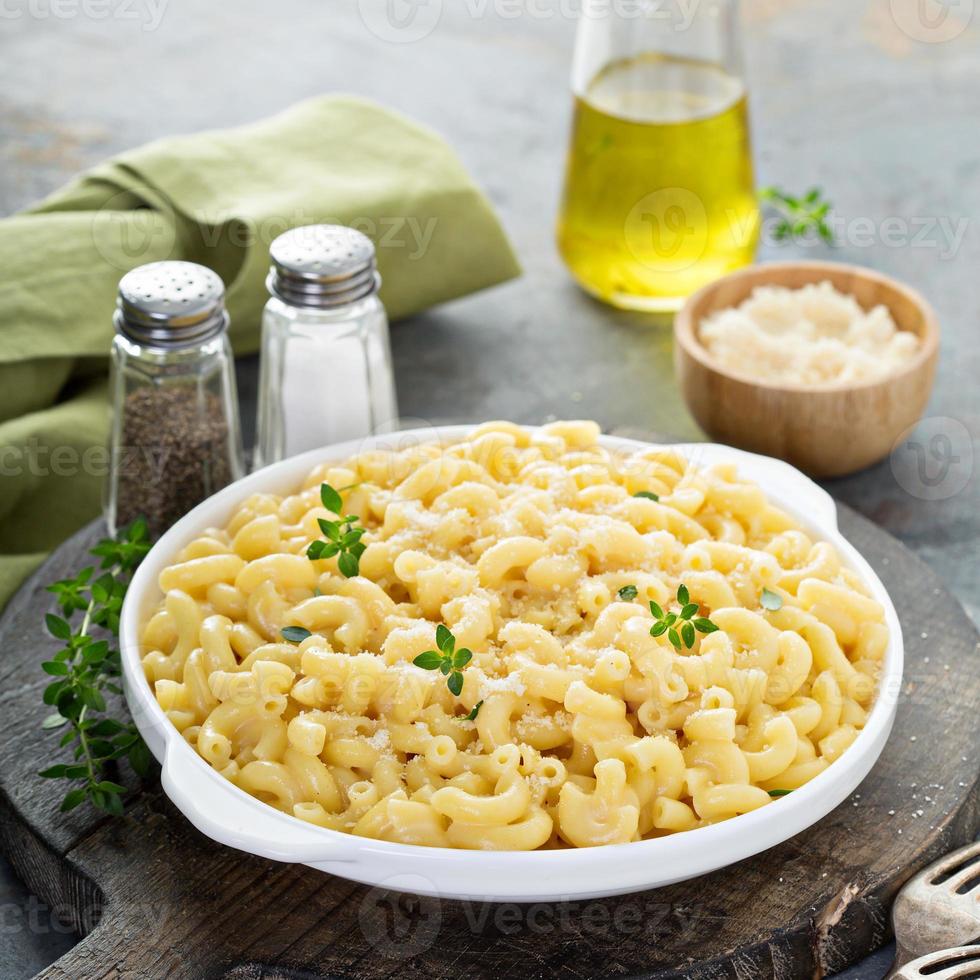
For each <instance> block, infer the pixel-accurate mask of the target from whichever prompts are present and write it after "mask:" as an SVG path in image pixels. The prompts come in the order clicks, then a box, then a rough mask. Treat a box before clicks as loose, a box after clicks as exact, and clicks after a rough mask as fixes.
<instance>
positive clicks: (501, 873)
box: [120, 426, 902, 902]
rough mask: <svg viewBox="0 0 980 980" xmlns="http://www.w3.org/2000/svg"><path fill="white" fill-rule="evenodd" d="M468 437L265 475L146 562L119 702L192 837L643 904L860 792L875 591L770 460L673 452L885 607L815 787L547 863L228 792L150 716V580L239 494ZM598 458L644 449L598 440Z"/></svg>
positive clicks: (812, 500)
mask: <svg viewBox="0 0 980 980" xmlns="http://www.w3.org/2000/svg"><path fill="white" fill-rule="evenodd" d="M471 428H472V426H446V427H443V428H440V429H438V430H435V429H416V430H409V431H405V432H398V433H395V434H393V435H388V436H380V437H376V438H370V439H365V440H360V441H356V442H347V443H343V444H340V445H337V446H331V447H328V448H324V449H316V450H313V451H312V452H308V453H304V454H303V455H301V456H296V457H294V458H292V459H288V460H284V461H283V462H281V463H276V464H274V465H272V466H269V467H266V468H265V469H263V470H259V471H258V472H256V473H253V474H252V475H251V476H247V477H245V478H244V479H242V480H239V481H238V482H237V483H234V484H232V485H231V486H229V487H226V488H225V489H224V490H222V491H221V492H220V493H217V494H215V495H214V496H213V497H211V498H209V499H208V500H206V501H204V502H203V503H202V504H200V505H199V506H197V507H195V508H194V510H192V511H191V512H190V513H189V514H188V515H187V516H186V517H184V518H183V519H181V520H180V521H178V522H177V523H176V524H175V525H174V526H173V527H172V528H171V529H170V530H169V531H168V532H167V533H166V534H165V535H164V536H163V537H162V538H161V539H160V541H158V542H157V544H156V545H155V546H154V547H153V548H152V549H151V551H150V553H149V554H148V555H147V556H146V558H145V559H144V561H143V563H142V565H140V567H139V569H138V570H137V572H136V574H135V575H134V577H133V581H132V583H131V584H130V587H129V592H128V595H127V597H126V601H125V604H124V606H123V610H122V623H121V627H120V643H121V650H122V662H123V676H124V686H125V690H126V698H127V701H128V702H129V707H130V710H131V711H132V714H133V718H134V720H135V722H136V725H137V727H138V728H139V730H140V732H141V733H142V735H143V738H144V739H145V740H146V743H147V745H149V747H150V749H151V751H152V752H153V754H154V755H155V756H156V758H157V759H158V760H159V762H160V763H161V765H162V767H163V788H164V791H165V792H166V794H167V796H169V797H170V799H171V800H172V801H173V802H174V804H175V805H176V806H177V808H178V809H179V810H180V811H181V812H182V813H183V814H184V815H185V816H186V817H187V819H188V820H190V821H191V823H192V824H194V826H195V827H197V829H198V830H200V831H201V832H202V833H204V834H207V835H208V836H209V837H211V838H213V839H214V840H216V841H220V842H221V843H222V844H228V845H229V846H231V847H236V848H238V849H240V850H243V851H248V852H250V853H252V854H258V855H260V856H262V857H266V858H271V859H273V860H276V861H287V862H295V863H302V864H308V865H310V866H311V867H313V868H317V869H318V870H320V871H326V872H329V873H330V874H334V875H339V876H340V877H342V878H348V879H351V880H352V881H360V882H365V883H368V884H372V885H380V886H382V887H385V888H391V889H393V890H396V891H407V892H414V893H417V894H423V895H435V896H439V897H443V898H461V899H475V900H480V901H499V902H504V901H521V902H530V901H560V900H571V899H583V898H598V897H602V896H605V895H619V894H624V893H626V892H635V891H642V890H644V889H648V888H655V887H658V886H661V885H669V884H671V883H673V882H675V881H683V880H684V879H686V878H694V877H696V876H698V875H703V874H706V873H707V872H709V871H714V870H716V869H717V868H722V867H725V866H726V865H729V864H733V863H734V862H736V861H741V860H743V859H744V858H747V857H750V856H752V855H753V854H758V853H759V852H760V851H764V850H766V849H767V848H769V847H773V846H774V845H775V844H779V843H780V842H781V841H784V840H786V839H788V838H789V837H792V836H793V835H794V834H798V833H800V831H802V830H805V829H806V828H807V827H809V826H811V825H812V824H814V823H816V822H817V821H818V820H820V819H821V818H823V817H824V816H826V815H827V814H828V813H829V812H830V811H831V810H833V809H834V807H836V806H837V805H838V804H839V803H841V802H842V801H843V800H844V799H845V798H846V797H847V796H848V795H849V794H850V793H851V792H853V790H854V789H855V788H856V787H857V786H858V784H859V783H860V782H861V780H862V779H864V777H865V776H866V775H867V774H868V771H869V770H870V769H871V767H872V766H873V765H874V763H875V761H876V760H877V758H878V756H879V755H880V754H881V750H882V748H883V747H884V745H885V741H886V739H887V738H888V733H889V732H890V731H891V727H892V722H893V721H894V719H895V709H896V706H897V702H898V693H899V690H900V687H901V680H902V633H901V628H900V626H899V622H898V616H897V615H896V613H895V607H894V606H893V605H892V602H891V600H890V599H889V597H888V593H887V592H886V591H885V588H884V586H883V585H882V584H881V582H880V581H879V579H878V577H877V576H876V575H875V574H874V572H873V571H872V570H871V567H870V566H869V565H868V563H867V562H866V561H865V560H864V559H863V558H862V557H861V555H860V554H859V553H858V552H857V551H856V550H855V549H854V548H853V547H852V546H851V545H850V544H849V543H848V542H847V541H846V540H845V539H844V538H843V537H842V536H841V534H840V531H839V530H838V529H837V511H836V508H835V505H834V502H833V500H832V499H831V497H830V496H829V495H828V494H827V493H826V492H825V491H823V490H822V489H821V488H820V487H818V486H817V485H816V484H815V483H813V482H812V481H811V480H809V479H808V478H807V477H805V476H804V475H803V474H802V473H800V472H799V471H798V470H795V469H794V468H793V467H791V466H789V465H787V464H786V463H782V462H780V461H779V460H775V459H769V458H767V457H764V456H756V455H754V454H751V453H746V452H742V451H740V450H737V449H731V448H729V447H727V446H717V445H710V444H702V443H695V444H690V445H680V446H672V447H671V448H673V449H676V450H678V451H679V452H681V453H682V454H683V455H685V456H687V457H689V458H691V459H693V460H695V461H696V462H698V463H699V464H702V465H710V464H713V463H718V462H734V463H736V464H737V466H738V469H739V473H740V474H741V475H742V476H743V477H745V478H748V479H750V480H753V481H755V482H756V483H758V484H759V485H760V486H761V487H762V488H763V490H764V491H765V493H766V495H767V496H768V497H769V499H770V500H771V501H772V502H773V503H775V504H776V505H778V506H779V507H781V508H783V509H784V510H785V511H787V512H788V513H790V514H792V515H793V517H795V518H796V519H797V520H798V521H799V522H800V523H801V524H802V525H803V526H804V527H805V528H806V529H807V530H808V531H810V532H811V533H812V534H813V535H814V536H816V537H819V538H822V539H824V540H827V541H830V542H832V543H833V544H834V546H835V547H836V548H837V549H838V551H839V552H840V555H841V558H842V559H843V561H844V563H845V564H846V565H848V566H849V567H850V568H852V569H853V570H854V571H856V572H857V573H858V575H860V577H861V578H862V580H863V581H864V582H866V583H867V585H868V587H869V588H870V590H871V592H872V594H873V595H874V597H875V599H877V600H878V602H880V603H881V604H882V605H883V606H884V608H885V620H886V623H887V625H888V629H889V632H890V634H891V639H890V642H889V645H888V650H887V652H886V655H885V660H884V669H883V673H882V677H881V683H880V690H879V693H878V697H877V700H876V702H875V705H874V707H873V709H872V710H871V712H870V715H869V718H868V722H867V724H866V726H865V727H864V729H863V730H862V731H861V733H860V734H859V735H858V737H857V739H856V740H855V742H854V743H853V745H851V747H850V748H849V749H848V750H847V751H846V752H845V753H844V755H843V756H842V757H841V758H840V759H839V760H838V761H837V762H835V763H834V764H833V765H831V766H830V767H829V768H828V769H826V770H825V771H824V772H822V773H821V774H820V775H819V776H817V777H816V778H815V779H813V780H812V781H811V782H809V783H807V784H806V785H805V786H803V787H801V788H800V789H797V790H795V791H794V792H793V793H792V794H790V795H788V796H785V797H782V798H780V799H778V800H777V801H776V802H775V803H774V804H771V805H769V806H765V807H762V808H761V809H759V810H754V811H752V812H751V813H746V814H744V815H742V816H739V817H735V818H734V819H732V820H726V821H724V822H722V823H718V824H714V825H712V826H709V827H703V828H700V829H698V830H692V831H687V832H685V833H678V834H671V835H669V836H667V837H661V838H658V839H655V840H644V841H636V842H633V843H630V844H614V845H608V846H605V847H594V848H569V849H566V850H550V851H531V852H524V851H505V852H501V851H496V852H483V851H466V850H455V849H449V848H435V847H419V846H415V845H410V844H393V843H388V842H386V841H375V840H369V839H367V838H364V837H355V836H353V835H351V834H342V833H339V832H337V831H333V830H327V829H325V828H321V827H316V826H314V825H312V824H309V823H306V822H304V821H301V820H297V819H295V818H294V817H291V816H288V815H286V814H284V813H281V812H279V811H278V810H275V809H273V808H272V807H270V806H267V805H266V804H264V803H262V802H260V801H259V800H257V799H255V798H254V797H252V796H249V795H248V794H247V793H245V792H244V791H242V790H240V789H238V787H237V786H235V785H233V784H232V783H230V782H228V781H227V780H226V779H224V778H223V777H222V776H220V775H219V774H218V773H217V772H216V771H215V770H214V769H212V768H211V766H209V765H208V764H207V763H206V762H205V761H204V759H202V758H201V757H200V756H199V755H198V754H197V752H196V751H195V750H194V749H193V748H191V746H190V745H188V743H187V742H185V741H184V739H183V738H182V737H181V735H180V733H179V732H178V731H177V730H176V729H175V728H174V727H173V726H172V725H171V724H170V722H169V720H168V719H167V717H166V716H165V715H164V713H163V711H162V709H161V708H160V706H159V705H158V704H157V701H156V699H155V698H154V696H153V693H152V692H151V690H150V686H149V684H148V683H147V681H146V677H145V676H144V674H143V668H142V665H141V663H140V648H139V632H140V624H141V623H142V622H143V621H145V619H146V618H147V617H148V616H149V615H150V614H151V612H152V611H153V609H154V608H155V607H156V605H157V603H158V602H159V601H160V599H161V593H160V590H159V588H158V586H157V577H158V576H159V574H160V572H161V571H162V569H163V568H165V567H166V566H167V564H168V563H170V562H171V561H172V560H173V556H174V555H175V554H176V553H177V552H178V551H179V550H180V548H182V547H183V546H184V545H186V544H187V543H188V542H189V541H191V540H192V539H193V538H195V537H196V536H197V535H198V534H200V532H201V531H203V530H204V529H205V528H208V527H222V526H224V525H225V524H226V523H227V522H228V521H229V520H230V518H231V517H232V515H233V513H234V512H235V509H236V507H237V506H238V505H239V504H240V503H241V502H242V501H243V500H244V499H245V498H246V497H248V496H249V495H250V494H253V493H262V492H271V493H279V494H286V493H291V492H293V491H294V490H295V488H296V487H297V486H298V485H299V484H300V483H301V482H302V481H303V480H304V479H305V477H306V476H307V475H308V474H309V472H310V470H312V469H313V467H314V466H315V465H317V464H318V463H322V462H324V461H326V460H340V459H344V458H346V457H349V456H351V455H353V454H355V453H358V452H360V451H362V450H364V449H368V448H378V447H390V448H403V447H404V446H406V445H410V444H412V443H413V442H414V443H418V442H431V441H433V440H435V439H440V440H452V439H459V438H460V437H462V436H464V435H465V434H466V433H467V432H468V431H470V429H471ZM602 444H603V445H604V446H606V447H607V448H609V449H613V450H619V451H626V452H629V451H632V450H635V449H643V448H647V445H646V444H645V443H640V442H636V441H633V440H629V439H616V438H612V437H606V436H604V437H602Z"/></svg>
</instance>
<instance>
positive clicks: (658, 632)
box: [650, 620, 667, 636]
mask: <svg viewBox="0 0 980 980" xmlns="http://www.w3.org/2000/svg"><path fill="white" fill-rule="evenodd" d="M666 632H667V624H666V623H665V622H664V621H663V620H661V621H660V622H659V623H654V624H653V626H651V627H650V635H651V636H663V635H664V633H666Z"/></svg>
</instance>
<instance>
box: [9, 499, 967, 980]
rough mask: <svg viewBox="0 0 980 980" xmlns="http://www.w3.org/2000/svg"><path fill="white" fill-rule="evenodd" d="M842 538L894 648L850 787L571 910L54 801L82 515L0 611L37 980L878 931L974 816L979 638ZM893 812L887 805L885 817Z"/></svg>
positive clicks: (745, 969) (791, 968) (635, 957)
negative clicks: (56, 627) (293, 856)
mask: <svg viewBox="0 0 980 980" xmlns="http://www.w3.org/2000/svg"><path fill="white" fill-rule="evenodd" d="M841 524H842V528H843V531H844V533H845V534H846V535H847V537H849V538H850V539H851V541H853V542H854V544H855V545H856V546H857V547H858V548H859V549H860V550H861V551H862V552H863V553H864V554H865V555H866V556H867V557H868V559H869V561H870V562H871V564H872V565H873V566H874V567H875V569H876V570H877V571H878V573H879V575H880V576H881V578H882V579H883V581H884V583H885V585H886V586H887V588H888V589H889V591H890V592H891V594H892V596H893V598H894V599H895V603H896V606H897V607H898V609H899V614H900V616H901V618H902V625H903V629H904V631H905V643H906V658H907V662H906V674H905V683H904V689H903V695H904V696H903V698H902V701H901V704H900V706H899V709H898V718H897V721H896V724H895V729H894V731H893V734H892V737H891V739H890V740H889V742H888V745H887V746H886V748H885V751H884V753H883V755H882V757H881V759H880V760H879V762H878V764H877V766H876V767H875V769H874V770H873V772H872V773H871V775H870V776H869V777H868V778H867V779H866V780H865V782H864V783H863V784H862V785H861V786H860V787H859V788H858V791H857V792H856V793H855V794H854V796H853V797H851V798H850V799H848V800H846V801H845V802H844V803H843V804H841V806H839V807H838V808H837V809H836V810H834V811H833V812H832V813H831V814H829V815H828V816H827V817H826V818H825V819H824V820H823V821H821V822H820V823H819V824H818V825H817V826H815V827H813V828H811V829H810V830H808V831H806V832H804V833H802V834H799V835H798V836H796V837H794V838H792V839H791V840H789V841H787V842H785V843H784V844H781V845H780V846H778V847H775V848H773V849H771V850H770V851H767V852H766V853H764V854H761V855H758V856H756V857H754V858H751V859H749V860H746V861H743V862H741V863H740V864H738V865H735V866H734V867H731V868H727V869H724V870H722V871H718V872H716V873H714V874H712V875H709V876H707V877H704V878H701V879H698V880H695V881H690V882H685V883H682V884H679V885H674V886H671V887H669V888H664V889H660V890H656V891H650V892H646V893H643V894H639V895H630V896H622V897H619V898H611V899H601V900H596V901H589V902H576V903H571V904H561V903H555V904H551V903H538V904H536V905H522V906H518V905H513V904H512V905H490V904H486V905H481V904H477V903H461V902H455V901H445V902H440V901H438V900H436V899H429V898H414V897H412V896H406V895H397V894H393V893H389V892H384V891H380V890H378V889H371V888H366V887H364V886H360V885H354V884H351V883H349V882H346V881H344V880H342V879H340V878H333V877H330V876H328V875H324V874H321V873H319V872H316V871H313V870H312V869H309V868H304V867H293V866H289V865H284V864H276V863H273V862H270V861H265V860H261V859H259V858H255V857H251V856H249V855H246V854H242V853H240V852H238V851H234V850H231V849H230V848H226V847H222V846H221V845H218V844H215V843H213V842H212V841H210V840H208V839H207V838H205V837H203V836H202V835H201V834H199V833H198V832H197V831H196V830H194V829H193V828H192V827H191V825H190V824H189V823H188V822H187V821H186V820H185V819H184V818H183V817H182V816H181V814H180V813H179V812H177V811H176V809H175V808H174V807H173V806H172V805H171V804H170V802H169V801H168V800H167V799H166V798H165V797H164V795H163V794H162V792H161V790H160V787H159V783H158V781H157V780H156V779H155V778H152V779H149V780H147V782H146V784H145V786H143V787H139V786H135V785H134V788H133V795H132V798H131V799H130V801H129V803H128V806H127V815H126V817H124V818H122V819H115V820H114V819H107V818H100V817H98V816H96V815H94V814H93V813H91V812H88V811H85V810H81V811H76V812H74V813H72V814H70V815H67V816H65V815H61V814H59V813H58V801H59V799H60V792H61V787H59V786H57V785H54V784H52V783H51V782H49V781H46V780H41V779H38V778H37V777H36V775H35V773H36V770H37V769H38V768H39V767H41V766H42V765H44V764H46V763H47V762H48V761H49V760H51V758H52V755H53V754H54V753H55V752H56V751H57V750H56V749H55V745H56V742H57V736H51V735H45V734H42V733H41V732H40V730H39V727H38V726H39V724H40V722H41V719H42V718H43V717H44V715H45V714H46V709H45V708H44V706H43V705H42V704H41V700H40V695H41V690H42V688H43V687H44V684H45V682H46V681H45V676H44V675H43V674H42V673H41V672H40V671H39V669H38V667H37V664H38V662H39V661H40V660H41V659H42V658H43V656H44V655H45V653H47V652H48V650H47V647H48V643H49V641H47V640H46V639H45V638H44V636H43V631H42V629H41V627H40V625H39V624H40V623H41V621H42V618H43V613H44V612H45V611H46V610H47V609H49V608H50V602H49V599H50V597H49V596H48V595H47V594H46V593H45V592H44V591H43V585H44V584H45V583H47V582H49V581H51V580H53V579H55V578H57V577H59V576H61V575H63V574H68V573H69V572H74V571H75V570H76V569H77V568H78V567H80V565H81V564H82V563H83V562H84V560H85V551H86V548H87V547H88V546H89V545H90V544H91V543H92V541H93V540H94V539H95V538H96V537H98V535H99V533H100V528H98V527H97V526H93V527H90V528H89V529H87V530H86V531H84V532H82V533H81V534H80V535H78V536H77V537H75V538H73V539H72V540H71V541H69V542H68V543H67V544H66V545H64V546H63V547H62V548H61V549H60V550H59V551H58V552H57V553H56V554H55V555H54V556H53V557H52V558H51V559H50V560H49V561H48V563H47V564H46V565H45V566H43V567H42V568H41V569H40V571H39V572H38V574H37V575H36V576H35V577H34V578H33V579H32V580H31V581H30V582H29V583H28V584H27V585H26V586H25V588H24V589H23V590H22V591H21V592H20V593H19V595H18V596H17V597H16V598H15V599H14V601H13V602H12V603H11V605H10V607H9V608H8V610H7V612H6V614H5V616H4V618H3V620H2V622H0V650H2V654H0V843H2V846H3V848H4V850H5V851H6V852H7V853H8V854H9V855H10V859H11V861H12V862H13V863H14V864H15V866H16V867H17V869H18V871H19V872H20V873H21V874H22V875H23V876H24V878H25V880H26V881H27V883H28V885H29V886H30V887H31V888H32V890H33V891H35V892H36V893H37V894H38V895H39V896H40V897H41V898H42V899H43V900H44V901H46V902H48V903H49V904H50V905H52V906H55V907H57V908H59V909H61V910H64V911H65V912H66V913H67V914H68V915H69V917H70V918H71V919H72V921H73V923H74V924H75V927H76V928H77V929H78V931H79V933H80V934H82V935H83V936H84V938H83V939H82V940H81V941H80V942H79V944H78V945H77V946H76V947H75V948H74V949H72V950H71V951H70V952H69V953H67V954H66V955H65V956H63V957H62V958H61V959H60V960H59V961H58V962H57V963H55V964H54V965H53V966H52V967H50V968H49V969H48V970H47V971H45V973H44V974H42V975H43V976H45V977H57V978H64V980H90V978H91V980H95V978H103V977H106V978H107V977H141V978H143V977H146V978H164V977H167V978H185V977H186V978H192V980H206V978H219V977H221V978H229V980H259V978H274V977H275V978H280V977H281V978H314V977H315V978H321V977H322V978H327V977H330V978H333V977H350V978H358V980H361V978H364V980H368V978H376V977H388V976H391V977H405V978H415V977H417V978H423V977H424V978H446V980H464V978H468V977H497V978H508V977H521V978H532V977H561V978H570V980H571V978H575V980H578V978H591V977H606V976H608V977H619V976H642V977H651V978H652V977H655V978H668V977H671V978H675V977H685V978H692V980H715V978H738V980H756V978H765V977H777V978H793V980H798V978H806V977H811V976H821V975H823V974H826V973H832V972H834V971H837V970H840V969H843V968H844V967H845V966H847V965H849V964H850V963H852V962H854V961H855V960H856V959H859V958H860V957H862V956H864V955H865V954H867V953H868V952H870V951H871V950H873V949H875V948H876V947H878V946H879V945H881V944H882V943H883V942H884V941H885V940H886V938H887V937H888V932H889V927H888V908H889V905H890V902H891V899H892V898H893V896H894V894H895V892H896V890H897V889H898V888H899V887H900V885H901V883H902V882H903V881H904V880H905V879H906V878H907V877H908V876H910V875H911V874H912V873H914V872H915V871H916V870H917V869H919V868H920V867H922V866H923V865H925V864H926V863H928V862H929V861H931V860H933V859H934V858H936V857H938V856H939V855H940V854H942V853H944V852H945V851H947V850H949V849H951V848H953V847H955V846H958V845H960V844H962V843H965V842H967V841H968V840H970V839H972V837H973V836H974V835H975V834H976V833H977V830H978V825H980V789H978V786H980V783H978V753H977V747H978V739H977V718H978V709H980V645H978V634H977V631H976V629H975V627H974V625H973V624H972V622H971V621H970V620H969V619H968V618H967V616H966V614H965V613H964V612H963V610H962V609H961V607H960V606H959V604H958V603H957V602H956V600H955V599H954V598H953V597H952V596H950V594H949V593H948V592H946V590H945V589H944V588H943V586H942V584H941V582H940V581H939V580H938V579H937V577H936V576H935V574H934V573H933V572H932V571H931V570H930V569H929V568H928V567H927V566H925V565H924V564H922V562H920V561H919V560H918V559H916V558H915V557H914V556H913V555H912V554H911V553H910V552H908V551H907V550H906V549H905V548H903V547H902V546H901V545H900V544H899V543H898V542H897V541H895V540H894V539H893V538H891V537H889V536H888V535H887V534H885V533H884V532H882V531H880V530H879V529H878V528H876V527H875V526H874V525H873V524H871V523H870V522H868V521H866V520H865V519H863V518H861V517H859V516H858V515H856V514H855V513H853V512H852V511H850V510H847V509H846V508H843V507H842V508H841ZM892 811H894V812H892Z"/></svg>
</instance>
